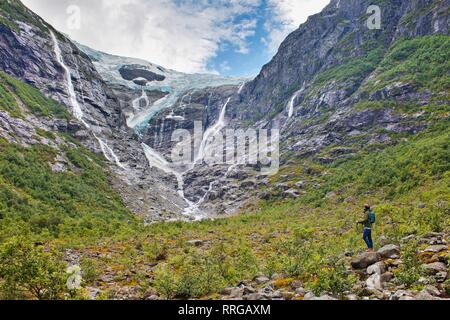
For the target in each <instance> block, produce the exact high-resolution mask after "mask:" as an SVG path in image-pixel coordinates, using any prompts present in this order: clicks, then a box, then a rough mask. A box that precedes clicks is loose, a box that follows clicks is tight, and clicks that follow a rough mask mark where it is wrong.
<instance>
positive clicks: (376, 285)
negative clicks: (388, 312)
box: [366, 273, 383, 291]
mask: <svg viewBox="0 0 450 320" xmlns="http://www.w3.org/2000/svg"><path fill="white" fill-rule="evenodd" d="M366 287H367V289H369V290H371V291H372V290H378V291H383V284H382V283H381V276H380V275H379V274H376V273H375V274H373V275H371V276H370V277H369V278H368V279H367V280H366Z"/></svg>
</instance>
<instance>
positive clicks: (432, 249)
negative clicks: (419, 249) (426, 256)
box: [424, 245, 448, 253]
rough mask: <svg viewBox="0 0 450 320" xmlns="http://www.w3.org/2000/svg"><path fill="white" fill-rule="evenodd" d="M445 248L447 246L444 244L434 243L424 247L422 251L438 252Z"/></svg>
mask: <svg viewBox="0 0 450 320" xmlns="http://www.w3.org/2000/svg"><path fill="white" fill-rule="evenodd" d="M447 250H448V246H446V245H434V246H430V247H428V248H426V249H425V250H424V251H425V252H433V253H439V252H442V251H447Z"/></svg>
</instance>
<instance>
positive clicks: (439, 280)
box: [434, 271, 448, 283]
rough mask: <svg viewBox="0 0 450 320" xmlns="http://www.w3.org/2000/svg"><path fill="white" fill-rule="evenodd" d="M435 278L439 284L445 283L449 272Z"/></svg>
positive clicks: (439, 273) (442, 272)
mask: <svg viewBox="0 0 450 320" xmlns="http://www.w3.org/2000/svg"><path fill="white" fill-rule="evenodd" d="M434 277H435V279H436V281H437V282H438V283H443V282H445V280H447V278H448V272H447V271H441V272H438V273H436V275H435V276H434Z"/></svg>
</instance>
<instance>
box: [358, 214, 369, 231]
mask: <svg viewBox="0 0 450 320" xmlns="http://www.w3.org/2000/svg"><path fill="white" fill-rule="evenodd" d="M358 224H362V225H363V227H364V228H369V229H371V228H372V223H371V222H370V210H364V213H363V220H361V221H359V222H358Z"/></svg>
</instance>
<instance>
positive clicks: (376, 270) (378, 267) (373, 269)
mask: <svg viewBox="0 0 450 320" xmlns="http://www.w3.org/2000/svg"><path fill="white" fill-rule="evenodd" d="M386 269H387V268H386V265H385V263H384V262H383V261H380V262H377V263H375V264H373V265H371V266H369V267H368V268H367V274H378V275H382V274H383V273H385V272H386V271H387V270H386Z"/></svg>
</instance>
